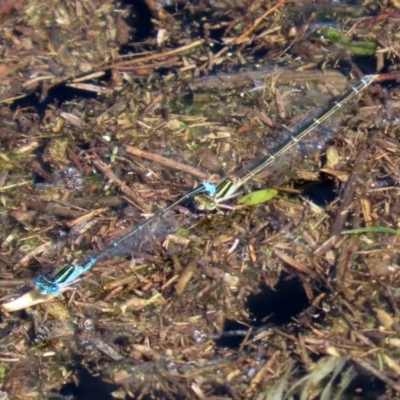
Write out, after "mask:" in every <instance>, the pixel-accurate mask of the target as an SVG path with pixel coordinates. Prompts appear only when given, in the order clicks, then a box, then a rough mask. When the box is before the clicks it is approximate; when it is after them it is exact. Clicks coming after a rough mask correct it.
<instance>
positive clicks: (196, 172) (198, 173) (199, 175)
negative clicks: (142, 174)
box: [125, 146, 208, 180]
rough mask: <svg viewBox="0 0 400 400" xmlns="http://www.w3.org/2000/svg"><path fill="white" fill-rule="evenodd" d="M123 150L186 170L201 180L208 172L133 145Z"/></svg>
mask: <svg viewBox="0 0 400 400" xmlns="http://www.w3.org/2000/svg"><path fill="white" fill-rule="evenodd" d="M125 150H126V152H127V153H129V154H132V155H134V156H138V157H142V158H145V159H147V160H151V161H155V162H157V163H159V164H162V165H165V166H167V167H170V168H174V169H176V170H178V171H183V172H187V173H189V174H191V175H193V176H196V177H197V178H200V179H203V180H206V179H207V178H208V174H205V173H204V172H201V171H199V170H198V169H197V168H194V167H191V166H189V165H186V164H182V163H180V162H177V161H173V160H170V159H169V158H165V157H163V156H160V155H158V154H154V153H149V152H147V151H144V150H140V149H138V148H137V147H133V146H127V147H126V149H125Z"/></svg>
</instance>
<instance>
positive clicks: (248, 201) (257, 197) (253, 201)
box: [238, 189, 278, 206]
mask: <svg viewBox="0 0 400 400" xmlns="http://www.w3.org/2000/svg"><path fill="white" fill-rule="evenodd" d="M277 194H278V191H277V190H276V189H264V190H257V191H256V192H252V193H249V194H248V195H246V196H243V197H241V198H240V199H239V201H238V203H239V204H244V205H246V206H256V205H258V204H261V203H265V202H266V201H269V200H271V199H272V198H273V197H275V196H276V195H277Z"/></svg>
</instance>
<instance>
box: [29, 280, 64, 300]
mask: <svg viewBox="0 0 400 400" xmlns="http://www.w3.org/2000/svg"><path fill="white" fill-rule="evenodd" d="M35 286H36V287H37V288H39V291H40V294H49V295H51V296H56V295H57V294H59V292H60V288H59V286H58V285H57V284H56V283H54V282H51V281H50V280H48V279H46V278H45V277H44V276H38V277H36V278H35Z"/></svg>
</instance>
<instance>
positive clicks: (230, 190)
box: [35, 75, 376, 295]
mask: <svg viewBox="0 0 400 400" xmlns="http://www.w3.org/2000/svg"><path fill="white" fill-rule="evenodd" d="M375 78H376V76H375V75H369V76H365V77H364V78H362V79H361V80H360V81H359V82H358V83H357V85H355V86H354V87H352V88H351V89H350V90H349V91H348V92H347V93H345V94H344V95H343V97H342V98H340V99H339V100H338V101H335V102H334V104H333V105H332V106H331V107H329V108H328V109H327V110H325V111H322V112H321V113H320V115H319V116H318V117H316V118H314V119H313V120H312V121H311V122H310V123H308V124H306V125H305V126H304V127H303V128H302V129H301V130H299V132H297V133H295V134H293V135H292V136H290V137H289V138H288V139H287V140H286V141H285V142H284V143H283V144H281V145H280V146H278V147H277V148H276V149H275V150H274V151H273V152H272V153H271V154H269V155H267V156H266V157H263V158H261V159H260V160H259V161H258V162H257V163H256V164H255V165H254V166H253V168H252V169H251V170H249V171H248V172H247V173H246V174H244V176H242V177H240V178H238V177H236V178H235V177H233V178H232V177H227V178H224V179H222V181H221V182H219V183H218V184H217V185H215V184H213V183H210V182H204V183H203V184H201V185H199V186H198V187H196V188H195V189H193V190H191V191H189V192H188V193H186V194H185V195H183V196H181V197H180V198H179V199H177V200H176V201H174V202H173V203H172V204H170V205H168V206H167V207H165V208H163V209H162V210H160V211H159V212H158V213H156V214H154V215H153V216H152V217H150V218H149V219H147V220H145V221H144V222H143V223H141V224H140V225H138V226H135V227H134V228H133V229H131V230H130V231H129V232H128V233H126V234H125V235H123V236H121V237H120V238H118V239H117V240H115V241H114V242H112V243H111V244H109V245H108V246H106V248H105V249H104V250H102V251H101V252H99V253H97V254H95V255H93V256H91V257H90V258H89V259H88V260H87V261H86V262H84V263H82V264H68V265H67V266H65V267H63V268H62V269H60V270H59V271H58V272H56V273H55V274H54V275H52V276H50V277H46V276H38V277H37V278H36V279H35V286H36V287H37V288H38V289H39V291H40V293H41V294H48V295H57V294H59V293H60V291H61V289H62V288H63V287H66V286H68V285H70V284H71V283H72V282H74V281H75V280H76V279H77V278H78V277H79V276H81V275H82V274H84V273H85V272H87V271H88V270H90V269H91V268H92V267H93V266H94V265H95V264H96V263H97V262H98V261H99V260H100V259H102V258H104V257H105V256H107V255H108V254H109V253H111V252H113V251H114V250H115V249H118V248H121V247H122V246H123V245H124V244H126V243H127V240H128V239H129V238H131V237H132V236H134V235H137V234H138V233H139V232H140V231H142V230H143V229H144V228H145V227H146V226H148V225H150V224H151V223H153V222H154V221H156V220H157V219H159V218H161V217H162V216H163V215H164V214H166V213H167V212H168V211H169V210H171V209H172V208H173V207H175V206H177V205H179V204H181V203H183V202H184V201H186V200H188V199H189V198H194V199H195V202H196V205H197V207H198V208H199V209H206V210H212V209H215V208H216V207H217V206H218V205H219V204H221V203H223V202H224V201H226V200H227V199H230V198H231V197H233V196H234V195H235V194H236V193H237V192H238V190H239V189H240V188H241V187H242V186H243V185H244V184H245V183H246V182H247V181H249V180H250V179H252V178H253V177H254V176H255V175H257V174H258V173H259V172H261V171H262V170H264V169H265V168H267V167H268V166H270V165H272V164H273V163H275V162H276V161H277V160H278V159H279V158H280V157H281V156H282V155H283V154H286V153H287V152H288V151H289V150H291V149H292V148H293V147H295V146H296V145H298V143H299V142H300V141H301V140H303V139H304V138H306V137H307V136H308V135H309V134H310V132H312V131H313V130H314V129H315V128H317V127H318V126H320V125H321V124H322V123H323V122H324V121H326V120H327V119H328V118H329V117H331V116H332V115H333V114H335V113H336V112H337V111H338V110H339V109H340V108H341V107H342V106H343V105H344V104H346V103H347V102H348V101H350V100H351V99H352V98H353V97H354V96H356V95H357V94H358V93H360V92H361V91H362V90H364V89H365V88H367V87H368V86H369V85H370V84H371V83H372V82H373V81H374V80H375Z"/></svg>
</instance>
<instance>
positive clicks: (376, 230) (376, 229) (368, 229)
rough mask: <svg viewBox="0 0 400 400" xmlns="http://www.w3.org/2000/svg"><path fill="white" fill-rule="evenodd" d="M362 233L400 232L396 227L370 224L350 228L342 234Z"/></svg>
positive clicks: (397, 233) (396, 233)
mask: <svg viewBox="0 0 400 400" xmlns="http://www.w3.org/2000/svg"><path fill="white" fill-rule="evenodd" d="M362 233H391V234H392V235H399V234H400V232H399V231H398V230H397V229H392V228H386V227H384V226H370V227H365V228H357V229H350V230H348V231H343V232H342V235H358V234H362Z"/></svg>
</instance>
